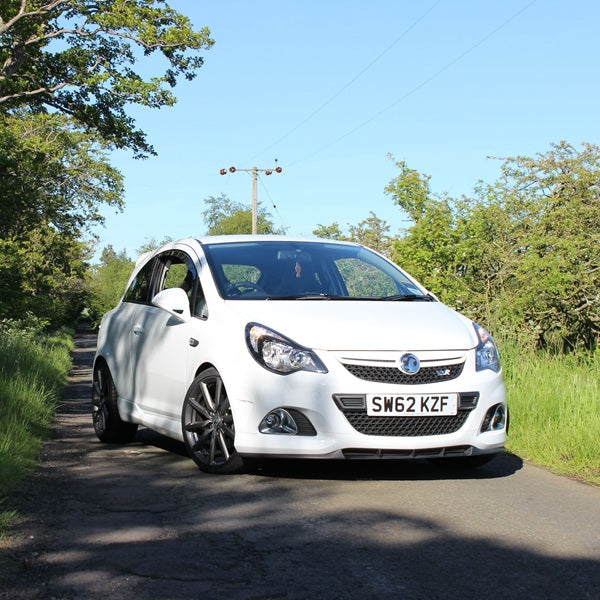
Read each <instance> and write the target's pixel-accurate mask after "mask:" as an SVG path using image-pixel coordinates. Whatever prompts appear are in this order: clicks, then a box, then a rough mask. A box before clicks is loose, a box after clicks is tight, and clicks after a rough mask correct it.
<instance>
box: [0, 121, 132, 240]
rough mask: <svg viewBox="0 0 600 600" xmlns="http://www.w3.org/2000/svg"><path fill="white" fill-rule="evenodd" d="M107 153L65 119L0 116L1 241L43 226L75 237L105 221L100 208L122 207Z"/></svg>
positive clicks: (118, 176) (97, 140) (94, 138)
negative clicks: (106, 206)
mask: <svg viewBox="0 0 600 600" xmlns="http://www.w3.org/2000/svg"><path fill="white" fill-rule="evenodd" d="M109 150H110V145H108V144H107V143H106V142H105V141H104V140H102V138H100V137H99V136H98V135H97V134H94V133H92V132H84V131H82V130H81V128H79V127H77V126H76V125H75V123H74V122H73V121H72V119H69V118H68V117H65V116H63V115H58V114H53V115H47V114H28V113H26V112H24V111H19V112H18V113H16V114H13V115H0V196H1V197H2V203H1V204H0V238H2V239H17V238H19V237H20V236H22V235H24V234H28V233H29V232H31V231H33V230H35V229H37V228H38V227H40V226H45V225H48V226H51V227H52V228H53V229H55V230H56V231H58V232H60V233H62V234H64V235H67V236H72V237H74V238H77V237H79V236H80V234H81V233H82V232H83V231H85V230H89V228H90V227H92V226H93V225H95V224H98V223H102V222H103V217H102V215H101V213H100V208H99V207H100V206H101V205H108V206H114V207H115V208H116V209H120V208H121V207H122V204H123V200H122V195H123V177H122V175H121V174H120V173H119V172H118V171H117V170H116V169H115V168H114V167H111V166H110V164H109V162H108V151H109Z"/></svg>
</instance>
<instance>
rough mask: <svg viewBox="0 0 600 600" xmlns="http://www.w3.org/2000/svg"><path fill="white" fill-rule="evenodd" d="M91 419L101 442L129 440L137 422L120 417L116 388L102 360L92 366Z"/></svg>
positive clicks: (133, 433) (124, 441)
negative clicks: (129, 421)
mask: <svg viewBox="0 0 600 600" xmlns="http://www.w3.org/2000/svg"><path fill="white" fill-rule="evenodd" d="M92 420H93V423H94V431H95V432H96V435H97V436H98V439H99V440H100V441H101V442H110V443H127V442H131V441H132V440H133V438H134V437H135V433H136V431H137V428H138V426H137V423H127V422H126V421H123V419H121V416H120V415H119V408H118V406H117V389H116V388H115V384H114V381H113V378H112V375H111V374H110V370H109V369H108V365H107V364H106V363H105V362H104V361H98V362H97V363H96V365H95V366H94V375H93V380H92Z"/></svg>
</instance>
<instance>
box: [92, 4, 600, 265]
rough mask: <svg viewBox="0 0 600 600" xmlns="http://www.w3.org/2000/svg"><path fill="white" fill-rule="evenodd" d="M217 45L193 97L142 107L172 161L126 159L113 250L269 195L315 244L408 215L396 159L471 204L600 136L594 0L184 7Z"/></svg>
mask: <svg viewBox="0 0 600 600" xmlns="http://www.w3.org/2000/svg"><path fill="white" fill-rule="evenodd" d="M170 4H171V6H173V8H175V9H177V10H179V11H180V12H183V13H184V14H186V15H188V16H189V17H190V19H191V20H192V22H193V23H194V25H195V26H196V27H203V26H208V27H209V28H210V30H211V35H212V37H213V38H214V40H215V45H214V46H213V48H212V49H211V50H209V51H207V52H205V53H204V57H205V63H204V66H203V67H202V69H201V70H200V71H199V73H198V76H197V77H196V79H194V80H193V81H192V82H186V81H182V82H181V83H180V84H179V85H178V86H177V87H176V88H175V93H176V95H177V97H178V103H177V104H176V105H175V106H174V107H173V108H165V109H161V110H160V111H152V110H141V109H136V110H135V111H133V113H132V114H134V115H135V117H136V119H137V124H138V126H139V127H141V128H142V129H143V130H144V131H145V132H146V133H147V135H148V138H149V141H150V142H151V143H152V144H153V145H154V147H155V149H156V151H157V152H158V156H157V157H152V158H149V159H147V160H134V159H133V158H131V157H130V156H128V155H126V154H124V153H115V154H114V156H113V164H114V165H115V166H116V167H117V168H118V169H119V170H120V171H121V172H122V173H123V174H124V175H125V182H126V194H125V202H126V205H125V209H124V211H123V212H122V213H116V214H115V213H114V211H112V210H107V211H105V213H104V214H105V215H106V225H105V227H104V228H98V229H96V233H97V234H98V236H99V238H100V240H99V246H98V247H99V249H101V248H103V247H104V246H107V245H108V244H111V245H112V246H113V247H114V248H115V250H123V249H124V250H126V251H127V253H128V255H129V256H130V257H132V258H133V257H135V255H136V249H137V248H139V247H140V246H141V245H142V244H144V243H145V242H146V241H147V240H148V239H152V238H154V239H156V240H162V239H163V238H165V237H171V238H181V237H187V236H199V235H203V234H205V233H206V226H205V223H204V221H203V219H202V211H203V210H205V208H206V206H205V204H204V199H205V198H208V197H210V196H219V195H220V194H226V195H227V196H228V197H229V198H231V199H232V200H236V201H239V202H244V203H247V204H248V206H250V203H251V192H252V186H251V177H250V174H249V173H245V172H236V173H234V174H227V175H225V176H221V175H220V174H219V170H220V169H221V168H228V167H230V166H235V167H237V168H239V169H244V168H245V169H249V168H252V167H253V166H256V167H258V168H259V169H264V168H270V167H272V166H274V164H275V163H274V159H275V158H277V159H278V164H279V165H280V166H281V167H282V168H283V172H282V173H281V174H279V175H271V176H270V177H267V176H265V175H264V174H262V175H261V176H260V178H259V183H258V199H259V201H260V202H261V203H262V204H263V206H264V207H265V208H266V209H267V210H269V211H270V212H271V214H272V215H273V219H274V222H275V224H276V226H278V227H286V228H287V230H288V233H290V234H294V235H303V236H310V235H311V233H312V231H313V230H314V229H315V227H316V226H317V225H318V224H324V225H325V224H331V223H333V222H338V223H339V224H340V225H341V226H342V227H343V228H344V227H346V226H347V224H357V223H359V222H360V221H362V220H363V219H365V218H367V217H368V216H369V214H370V211H372V212H374V213H375V214H376V215H377V216H378V217H380V218H382V219H385V220H386V221H387V223H388V224H389V225H390V229H391V233H397V232H399V231H400V230H401V229H402V228H403V227H406V225H407V222H406V220H405V217H404V215H403V214H402V212H401V211H400V209H399V208H398V207H396V206H394V204H393V203H392V200H391V199H390V198H389V197H388V196H386V195H385V193H384V188H385V186H386V184H387V183H388V182H389V181H390V180H391V179H392V178H393V177H395V176H396V175H397V173H398V171H397V168H396V167H395V165H394V161H392V160H390V159H389V157H388V155H390V154H391V155H393V156H394V157H395V159H396V160H404V161H406V163H407V164H408V166H409V167H411V168H413V169H416V170H417V171H419V172H421V173H424V174H428V175H430V176H431V187H432V190H433V191H434V192H435V193H439V194H442V193H448V194H449V195H450V196H453V197H459V196H461V195H463V194H464V195H469V194H471V193H472V192H473V188H474V186H475V185H476V184H477V182H478V180H483V181H486V182H489V183H492V182H493V181H495V180H496V179H497V177H498V175H499V167H500V165H501V161H499V160H495V159H493V158H490V157H499V158H503V157H508V156H517V155H525V156H533V155H535V154H537V153H545V152H546V151H547V150H548V149H549V148H550V144H551V143H552V142H558V141H560V140H566V141H568V142H570V143H571V144H573V145H575V146H579V145H580V144H581V143H582V142H590V143H600V121H599V119H598V106H599V98H600V76H599V75H600V73H599V71H600V52H599V41H598V39H599V38H598V33H597V30H598V26H599V24H600V3H598V2H596V1H595V0H570V1H569V2H566V1H565V0H534V1H533V2H532V1H531V0H486V1H481V0H420V1H417V0H412V1H409V0H369V1H368V2H367V1H366V0H363V1H360V2H359V1H358V0H296V1H291V0H287V1H282V0H279V1H271V0H252V1H250V0H207V1H203V2H200V1H197V0H172V1H171V2H170Z"/></svg>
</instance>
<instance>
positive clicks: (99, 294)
mask: <svg viewBox="0 0 600 600" xmlns="http://www.w3.org/2000/svg"><path fill="white" fill-rule="evenodd" d="M134 265H135V263H134V262H133V261H132V260H130V259H129V258H128V256H127V254H126V253H125V250H122V251H121V252H116V251H115V250H114V248H113V247H112V246H111V245H109V246H106V247H105V248H104V249H103V250H102V255H101V257H100V264H99V265H96V266H94V267H92V269H91V270H90V272H89V276H88V282H87V288H88V308H89V312H90V317H91V319H92V321H93V322H94V323H99V322H100V319H101V318H102V315H103V314H104V313H105V312H107V311H109V310H110V309H111V308H114V307H115V306H116V305H117V303H118V302H119V300H120V299H121V296H122V295H123V292H124V291H125V286H126V285H127V281H128V280H129V276H130V275H131V272H132V271H133V267H134Z"/></svg>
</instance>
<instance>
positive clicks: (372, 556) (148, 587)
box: [0, 333, 600, 600]
mask: <svg viewBox="0 0 600 600" xmlns="http://www.w3.org/2000/svg"><path fill="white" fill-rule="evenodd" d="M94 344H95V337H94V336H93V335H92V334H91V333H84V334H82V335H80V336H79V338H78V343H77V349H76V351H75V365H74V370H73V373H72V377H71V381H70V385H69V388H68V390H67V393H66V395H65V397H64V399H63V402H62V404H61V406H60V408H59V410H58V413H57V420H56V424H55V428H54V435H53V438H52V439H51V440H50V441H49V442H48V443H47V444H46V446H45V449H44V457H43V461H42V464H41V466H40V468H39V469H38V471H37V472H36V473H35V475H34V476H33V477H32V478H31V479H30V480H29V481H28V482H27V484H26V485H25V486H24V488H23V490H22V491H20V492H19V493H18V494H16V495H15V496H14V497H13V498H12V499H11V500H12V501H13V503H14V504H15V505H16V506H18V508H19V513H20V518H19V520H18V522H17V524H16V527H15V533H14V537H13V538H12V539H11V540H9V541H8V542H6V541H5V542H3V543H2V545H1V546H0V548H1V549H2V558H1V562H0V598H2V599H10V600H13V599H15V600H18V599H25V598H26V599H27V600H34V599H41V598H43V599H50V598H53V599H56V600H59V599H60V600H65V599H85V600H87V599H90V600H93V599H96V598H98V599H99V598H102V599H105V598H113V599H116V600H129V599H132V600H133V599H136V600H140V599H142V600H143V599H145V598H148V599H152V600H155V599H162V598H165V599H167V598H168V599H179V598H182V599H183V598H195V599H212V598H218V599H223V600H225V599H226V600H229V599H278V598H290V599H307V598H311V599H312V598H335V599H338V598H339V599H342V598H361V599H362V598H364V599H375V598H377V599H388V598H389V599H404V598H406V599H427V600H429V599H436V598H439V599H442V598H443V599H458V598H460V599H465V598H485V599H492V600H493V599H496V598H506V599H508V598H510V599H511V600H512V599H520V598H527V599H537V598H540V599H541V598H543V599H552V598H557V599H558V598H560V599H561V600H562V599H580V598H585V599H590V598H594V599H600V489H598V488H594V487H590V486H586V485H584V484H581V483H578V482H575V481H571V480H569V479H566V478H561V477H557V476H554V475H552V474H549V473H548V472H546V471H545V470H543V469H540V468H537V467H534V466H531V465H528V464H524V463H523V462H522V461H521V460H520V459H519V458H518V457H516V456H514V455H509V454H507V455H504V456H502V457H499V458H497V459H495V460H494V461H492V463H490V465H488V466H487V467H484V468H480V469H477V470H475V471H471V472H468V471H459V470H450V471H449V470H447V469H443V470H441V469H440V468H439V467H435V466H433V465H431V464H429V463H427V462H422V461H417V462H411V463H400V464H398V463H387V462H385V463H372V462H368V463H336V462H333V463H331V462H314V461H312V462H308V461H307V462H301V463H298V462H290V461H286V462H276V463H267V464H262V465H260V466H257V467H256V468H255V469H254V471H253V472H251V473H249V474H244V475H237V476H212V475H206V474H203V473H201V472H200V471H199V470H198V469H197V468H196V466H195V464H194V463H193V462H192V461H191V460H190V459H189V458H187V456H186V454H185V450H184V448H183V445H182V444H179V443H176V442H172V441H169V440H168V439H166V438H164V437H161V436H159V435H157V434H154V433H153V432H151V431H148V430H140V432H139V433H138V437H137V439H136V441H135V442H134V443H133V444H131V445H127V446H120V445H117V446H111V445H104V444H101V443H100V442H98V441H97V439H96V437H95V435H94V432H93V429H92V426H91V418H90V413H89V395H90V385H91V384H90V381H91V361H92V358H93V352H94Z"/></svg>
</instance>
